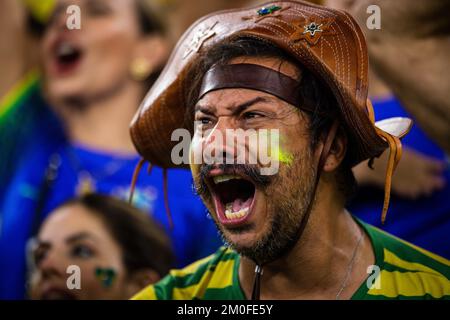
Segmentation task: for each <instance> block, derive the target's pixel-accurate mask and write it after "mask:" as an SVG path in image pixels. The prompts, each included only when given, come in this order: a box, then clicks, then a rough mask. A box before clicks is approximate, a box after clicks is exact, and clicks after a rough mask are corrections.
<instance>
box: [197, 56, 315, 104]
mask: <svg viewBox="0 0 450 320" xmlns="http://www.w3.org/2000/svg"><path fill="white" fill-rule="evenodd" d="M299 85H300V83H299V82H298V81H297V80H295V79H292V78H291V77H289V76H287V75H285V74H283V73H281V72H278V71H276V70H273V69H270V68H266V67H263V66H260V65H256V64H247V63H240V64H227V65H219V66H214V67H212V68H211V69H210V70H209V71H207V72H206V73H205V75H204V77H203V82H202V86H201V88H200V93H199V97H198V99H199V100H200V99H201V98H202V97H203V96H204V95H205V94H207V93H208V92H211V91H215V90H220V89H230V88H244V89H253V90H258V91H262V92H266V93H269V94H271V95H274V96H276V97H278V98H280V99H281V100H284V101H286V102H287V103H289V104H291V105H293V106H296V107H299V108H300V109H302V110H304V111H309V112H312V111H313V110H312V109H310V108H308V107H307V106H302V105H300V102H301V100H300V90H299Z"/></svg>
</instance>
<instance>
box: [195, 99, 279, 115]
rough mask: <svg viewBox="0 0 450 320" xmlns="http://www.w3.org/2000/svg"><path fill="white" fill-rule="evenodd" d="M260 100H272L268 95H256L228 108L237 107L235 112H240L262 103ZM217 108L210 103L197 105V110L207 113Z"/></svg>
mask: <svg viewBox="0 0 450 320" xmlns="http://www.w3.org/2000/svg"><path fill="white" fill-rule="evenodd" d="M260 102H265V103H267V102H270V99H269V98H266V97H256V98H254V99H251V100H249V101H246V102H243V103H241V104H239V105H237V106H230V107H228V109H235V110H234V111H233V113H235V114H239V113H241V112H242V111H244V110H245V109H247V108H249V107H251V106H252V105H254V104H257V103H260ZM215 109H216V108H215V107H213V106H209V105H201V104H199V105H196V106H195V112H197V111H201V112H203V113H206V114H212V113H213V112H214V111H215Z"/></svg>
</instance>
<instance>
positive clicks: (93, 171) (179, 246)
mask: <svg viewBox="0 0 450 320" xmlns="http://www.w3.org/2000/svg"><path fill="white" fill-rule="evenodd" d="M70 5H77V6H78V7H79V8H80V12H81V28H80V29H73V30H69V29H68V28H67V19H68V17H69V15H68V14H67V12H66V11H67V8H68V7H69V6H70ZM161 20H163V18H162V17H161V16H159V14H158V11H157V9H156V7H155V6H154V3H153V2H152V1H146V0H134V1H113V0H76V1H66V0H61V1H58V2H57V3H56V6H55V8H54V10H53V14H52V15H51V18H50V20H49V22H48V23H47V24H46V25H45V28H44V29H43V34H42V38H41V39H42V41H41V67H42V73H43V77H42V78H43V79H42V92H43V96H44V99H42V97H41V96H40V91H39V90H38V91H37V92H36V93H35V94H33V95H32V96H31V98H30V99H32V100H31V102H30V106H29V109H19V111H18V115H19V116H20V114H21V113H22V114H24V112H25V111H26V110H30V109H31V110H32V112H35V113H36V119H35V121H34V122H33V124H32V125H33V129H32V130H30V133H29V134H28V136H27V139H23V140H24V142H23V145H22V146H20V150H19V151H20V157H19V158H18V159H16V162H17V163H15V169H14V174H13V176H12V178H11V181H10V182H9V183H8V186H7V188H5V190H6V191H5V194H4V195H2V197H1V198H0V200H1V203H0V213H1V216H2V222H3V223H2V227H1V234H0V261H1V264H0V298H12V299H18V298H22V297H23V295H24V282H25V243H26V241H27V239H29V238H30V236H33V235H35V234H36V232H37V230H38V228H39V225H40V223H41V222H42V221H43V219H44V218H45V216H46V215H47V214H48V213H49V212H51V211H52V210H53V209H55V208H56V207H58V206H59V205H61V204H62V203H64V202H65V201H66V200H67V199H70V198H72V197H73V196H75V195H82V194H84V193H86V192H94V191H95V192H98V193H102V194H109V195H112V196H115V197H117V198H121V199H127V198H128V195H129V188H130V180H131V176H132V173H133V170H134V167H135V166H136V164H137V163H138V162H139V156H138V155H137V154H136V152H135V149H134V147H133V145H132V143H131V140H130V136H129V123H130V121H131V119H132V116H133V114H134V113H135V111H136V108H137V106H138V105H139V102H140V101H141V100H142V98H143V97H144V95H145V92H146V91H147V90H148V88H149V87H150V86H151V84H152V83H153V81H154V80H155V78H156V76H157V75H158V74H159V71H160V69H161V68H162V65H163V63H164V62H165V59H166V57H167V53H168V46H169V45H168V44H167V41H166V40H165V32H166V29H165V26H164V24H163V23H162V21H161ZM37 110H38V111H39V112H37ZM16 125H17V126H21V123H17V124H16ZM24 126H26V125H25V124H24ZM12 138H14V137H12ZM162 180H163V172H162V170H158V169H155V170H153V171H152V174H151V176H147V177H142V178H141V179H139V183H138V185H137V188H136V192H135V198H134V199H135V201H134V203H133V204H134V205H136V206H138V207H139V208H141V209H142V210H144V211H146V212H148V214H153V216H154V218H155V219H156V220H158V221H160V222H161V223H162V224H163V225H164V226H165V227H166V228H168V221H167V219H166V216H165V203H164V199H163V192H162V191H163V181H162ZM168 181H169V186H171V188H173V191H172V192H171V193H170V195H171V198H172V199H173V200H174V201H172V202H171V211H172V213H173V218H174V219H175V220H176V221H177V223H176V224H175V228H174V229H173V231H172V232H171V240H172V242H173V246H174V249H175V253H176V258H177V264H178V265H185V264H187V263H188V262H190V261H192V260H194V259H197V258H200V257H202V256H204V255H206V254H208V253H210V252H212V251H213V250H215V249H216V248H217V246H218V245H219V244H220V240H219V238H218V236H217V233H216V231H215V229H214V225H213V223H212V221H210V220H208V219H207V218H206V211H205V208H204V206H203V204H202V203H201V201H200V200H198V199H197V198H196V197H194V195H193V194H192V190H191V184H192V178H191V175H190V173H189V172H187V171H182V170H179V171H177V172H171V173H170V175H169V176H168ZM180 186H181V188H180ZM192 224H195V225H196V226H197V227H198V228H201V229H202V230H204V231H206V233H198V232H196V230H195V229H193V228H190V227H188V226H190V225H192ZM208 230H209V231H208Z"/></svg>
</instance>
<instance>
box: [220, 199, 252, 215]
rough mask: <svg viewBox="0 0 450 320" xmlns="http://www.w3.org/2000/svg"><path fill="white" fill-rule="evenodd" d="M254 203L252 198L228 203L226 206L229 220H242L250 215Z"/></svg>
mask: <svg viewBox="0 0 450 320" xmlns="http://www.w3.org/2000/svg"><path fill="white" fill-rule="evenodd" d="M251 203H252V197H250V198H248V199H245V200H244V199H241V198H236V199H235V200H233V201H232V202H228V203H227V204H226V205H225V216H226V218H227V219H237V218H242V217H244V216H245V215H247V214H248V212H249V209H250V205H251Z"/></svg>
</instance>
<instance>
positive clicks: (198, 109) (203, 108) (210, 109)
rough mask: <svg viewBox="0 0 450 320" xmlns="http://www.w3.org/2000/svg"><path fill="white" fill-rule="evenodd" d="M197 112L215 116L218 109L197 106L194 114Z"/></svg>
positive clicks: (208, 106)
mask: <svg viewBox="0 0 450 320" xmlns="http://www.w3.org/2000/svg"><path fill="white" fill-rule="evenodd" d="M197 111H200V112H203V113H206V114H213V113H214V111H216V107H214V106H210V105H202V104H197V105H195V108H194V112H197Z"/></svg>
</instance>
